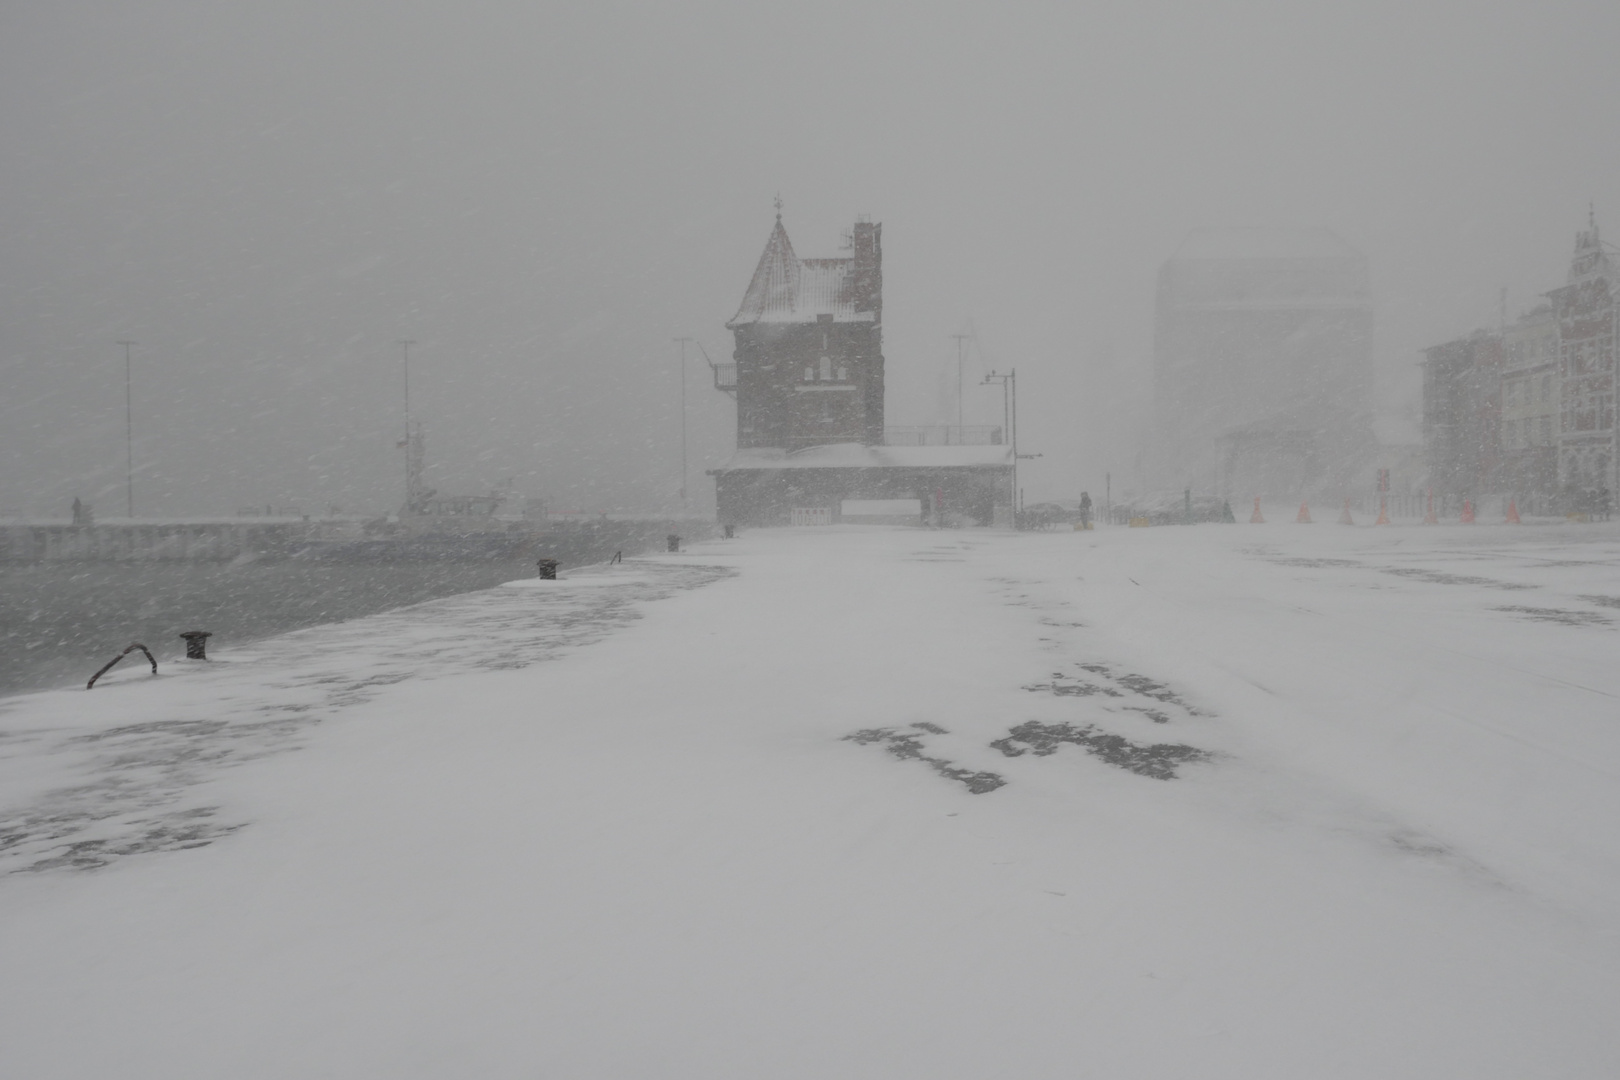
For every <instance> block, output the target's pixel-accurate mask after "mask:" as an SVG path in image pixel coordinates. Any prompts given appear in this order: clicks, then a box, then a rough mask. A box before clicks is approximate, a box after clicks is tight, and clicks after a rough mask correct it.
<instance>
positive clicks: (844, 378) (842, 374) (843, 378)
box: [838, 364, 849, 382]
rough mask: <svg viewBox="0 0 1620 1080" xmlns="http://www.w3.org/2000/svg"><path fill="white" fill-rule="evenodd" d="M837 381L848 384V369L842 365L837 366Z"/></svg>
mask: <svg viewBox="0 0 1620 1080" xmlns="http://www.w3.org/2000/svg"><path fill="white" fill-rule="evenodd" d="M838 381H839V382H849V368H847V367H845V366H844V365H842V364H839V365H838Z"/></svg>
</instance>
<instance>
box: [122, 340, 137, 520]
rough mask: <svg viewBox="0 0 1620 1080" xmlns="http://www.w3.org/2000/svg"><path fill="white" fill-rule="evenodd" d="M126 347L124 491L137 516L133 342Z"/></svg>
mask: <svg viewBox="0 0 1620 1080" xmlns="http://www.w3.org/2000/svg"><path fill="white" fill-rule="evenodd" d="M118 344H120V345H122V346H123V347H124V491H125V495H126V496H127V498H128V503H129V505H128V506H127V507H126V512H127V513H128V514H129V516H130V517H134V516H135V413H134V410H133V409H132V408H131V407H130V385H131V379H130V364H129V347H130V346H131V345H134V344H135V342H133V341H120V342H119V343H118Z"/></svg>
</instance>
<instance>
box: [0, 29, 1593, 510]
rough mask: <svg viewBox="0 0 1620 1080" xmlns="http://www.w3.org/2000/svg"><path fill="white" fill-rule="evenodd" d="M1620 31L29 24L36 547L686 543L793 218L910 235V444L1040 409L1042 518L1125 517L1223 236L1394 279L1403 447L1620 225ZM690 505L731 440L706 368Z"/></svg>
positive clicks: (28, 442)
mask: <svg viewBox="0 0 1620 1080" xmlns="http://www.w3.org/2000/svg"><path fill="white" fill-rule="evenodd" d="M1616 41H1620V5H1614V4H1609V3H1602V2H1598V0H1591V2H1583V3H1563V4H1546V3H1541V4H1529V3H1523V4H1462V3H1430V4H1422V5H1409V4H1393V3H1373V4H1368V3H1362V4H1355V5H1348V4H1346V5H1300V4H1281V3H1262V2H1247V3H1228V4H1220V5H1194V4H1180V5H1141V4H1097V5H1090V6H1086V7H1084V8H1082V7H1080V6H1078V5H1058V4H1002V5H993V6H992V5H983V6H974V7H968V6H945V5H937V4H896V3H890V4H877V5H874V4H849V3H838V2H827V3H820V4H813V5H811V4H797V5H743V4H735V5H727V4H691V5H681V6H678V7H677V6H669V5H626V4H601V3H593V4H579V5H562V4H547V5H529V4H519V3H469V4H455V5H451V4H402V3H389V4H380V3H352V4H346V5H342V6H341V10H334V6H333V5H327V4H314V3H303V2H297V0H283V2H281V3H278V4H274V5H248V4H218V3H210V4H201V3H199V4H185V3H172V2H152V3H147V4H142V5H124V4H112V3H78V4H71V3H63V4H13V5H8V6H6V7H5V8H4V9H0V147H3V148H4V150H3V153H0V251H3V252H4V255H3V258H0V455H3V460H4V461H5V463H6V468H5V469H4V470H3V472H0V511H6V512H15V513H28V514H46V513H51V514H57V515H61V514H64V513H65V512H66V504H67V503H68V502H69V501H70V500H71V499H72V498H73V497H74V496H80V497H82V498H85V499H87V500H91V501H93V502H95V504H96V506H97V509H98V511H99V512H101V513H102V514H104V515H111V514H114V513H118V512H121V510H122V503H123V482H124V417H123V409H124V386H123V374H124V364H123V354H122V351H121V350H120V348H119V347H118V346H117V345H115V344H114V342H115V341H116V340H118V339H124V338H127V339H133V340H135V341H136V342H138V345H137V346H135V347H134V349H133V357H134V372H135V379H134V395H133V413H134V430H135V459H136V463H137V469H138V472H137V478H136V501H137V512H138V513H141V514H150V515H157V514H183V513H205V512H211V511H212V512H229V511H230V510H231V509H233V508H235V507H238V506H244V505H261V506H262V505H265V504H269V503H273V504H275V505H278V506H298V507H301V508H302V509H303V510H304V512H306V513H312V512H319V511H321V510H323V509H324V508H325V507H326V506H328V505H330V504H339V505H342V506H344V507H346V508H348V509H353V510H364V511H367V512H381V511H384V510H392V509H394V508H396V507H397V506H398V504H399V502H400V499H401V496H402V486H403V462H402V458H401V455H400V453H399V451H398V450H397V449H396V448H395V441H396V440H397V439H398V437H399V435H400V433H401V428H402V420H401V385H400V366H401V365H400V347H399V346H398V344H397V342H398V341H399V340H400V339H404V338H408V339H412V340H414V341H415V342H416V344H415V345H414V346H413V347H412V353H411V359H412V365H411V379H412V403H413V407H414V410H415V412H416V413H417V415H419V416H420V417H421V418H422V419H423V420H424V422H425V424H426V427H427V435H428V459H429V461H430V463H431V465H432V470H431V472H430V473H429V481H430V482H431V483H433V484H435V485H436V486H438V487H440V488H442V489H452V490H460V491H474V490H482V489H487V488H489V487H491V486H493V485H496V484H499V483H502V482H505V481H507V480H508V479H510V480H511V481H512V483H513V486H514V489H515V490H516V491H517V492H518V493H520V494H530V495H544V496H550V497H551V498H552V499H553V504H554V506H556V507H557V508H559V509H581V510H587V511H597V510H623V511H644V512H652V511H666V510H673V509H676V508H678V506H679V499H678V494H677V493H678V490H679V485H680V478H679V468H680V466H679V461H680V457H679V453H680V417H679V408H680V389H681V383H680V367H679V352H678V349H677V346H676V345H675V344H674V340H673V339H674V338H676V337H678V336H683V335H690V336H692V337H694V338H696V339H697V340H698V341H699V342H701V343H702V344H703V346H705V347H706V348H707V350H708V352H709V354H710V355H711V356H713V357H714V359H715V360H717V361H722V360H725V359H727V358H728V357H729V354H730V351H731V342H730V335H729V334H728V332H727V331H726V330H725V329H724V327H723V324H724V323H725V321H726V320H727V319H728V318H729V317H730V316H731V315H732V314H733V312H734V311H735V310H736V307H737V303H738V301H739V300H740V298H741V296H742V293H743V291H744V289H745V287H746V286H747V284H748V280H749V275H750V274H751V272H752V270H753V268H754V264H755V262H756V260H757V259H758V257H759V253H760V249H761V247H762V246H763V244H764V242H765V239H766V237H767V235H768V232H769V230H770V227H771V224H772V222H773V220H774V217H773V215H774V210H773V207H772V200H773V198H774V197H775V196H777V195H778V194H780V196H781V198H782V200H783V202H784V204H785V208H784V211H783V221H784V223H785V225H786V226H787V229H788V231H789V233H790V234H791V236H792V238H793V242H794V244H795V246H796V247H797V249H798V250H799V251H800V253H801V254H804V255H820V254H833V253H835V252H836V249H837V246H838V242H839V237H840V234H841V233H842V231H843V230H844V229H845V228H847V227H848V225H849V223H850V222H851V221H853V220H854V216H855V215H856V214H858V213H866V214H870V215H871V216H872V217H873V218H874V219H875V220H878V221H881V222H882V223H883V225H884V241H885V244H884V256H885V267H884V270H885V273H884V285H885V292H886V295H885V297H884V301H885V302H884V324H885V325H884V329H885V348H884V352H885V355H886V357H887V364H888V400H889V408H888V419H889V422H890V423H891V424H903V423H925V422H931V421H943V420H946V419H948V418H952V419H953V418H954V414H955V401H954V396H953V395H954V386H955V378H956V376H955V368H956V361H955V356H956V352H955V349H956V346H955V343H954V342H953V341H952V340H951V337H950V335H952V334H954V333H961V332H971V333H973V334H975V337H976V340H975V343H974V345H973V347H972V349H971V351H970V355H969V363H968V369H967V382H968V383H969V386H970V389H969V393H968V397H967V410H966V411H967V421H968V422H969V423H973V422H975V420H979V421H983V422H988V421H991V420H995V419H998V418H999V415H1000V408H1001V406H1000V396H999V393H998V392H996V391H993V390H991V389H990V388H980V387H977V386H976V385H974V384H977V383H978V381H979V377H980V376H981V375H982V373H983V372H984V371H985V370H988V368H990V367H998V368H1001V369H1003V370H1005V369H1006V368H1008V367H1012V366H1016V367H1017V368H1018V371H1019V383H1020V389H1021V391H1022V393H1023V395H1024V396H1023V398H1022V399H1021V401H1020V422H1021V425H1020V426H1021V438H1022V440H1023V442H1024V443H1025V445H1024V446H1023V447H1022V449H1025V450H1027V451H1030V452H1039V453H1041V454H1043V455H1044V456H1043V457H1042V458H1040V459H1038V460H1035V461H1032V462H1030V463H1029V468H1028V469H1027V470H1025V471H1024V473H1023V474H1022V477H1023V482H1024V483H1025V485H1026V487H1027V489H1028V491H1029V496H1030V498H1031V499H1032V500H1033V499H1034V498H1036V497H1073V496H1075V495H1077V494H1078V492H1079V490H1080V489H1082V488H1090V489H1091V490H1092V491H1094V492H1095V491H1097V490H1098V489H1100V488H1101V486H1102V483H1103V475H1104V473H1105V472H1112V473H1113V474H1114V476H1115V478H1116V481H1115V482H1116V486H1118V485H1120V484H1122V483H1128V482H1129V481H1130V478H1131V476H1132V475H1133V470H1134V469H1135V468H1136V462H1137V458H1138V454H1139V451H1140V449H1141V443H1142V440H1143V438H1145V436H1146V421H1147V415H1148V414H1147V410H1146V405H1147V402H1148V397H1149V394H1150V386H1151V371H1152V305H1153V292H1154V282H1155V274H1156V271H1157V269H1158V267H1159V265H1160V264H1161V263H1162V262H1163V261H1164V260H1165V259H1166V258H1167V257H1168V256H1169V255H1170V254H1171V253H1172V252H1173V251H1174V250H1175V248H1176V246H1177V245H1178V244H1179V243H1180V241H1181V239H1182V238H1183V237H1184V236H1185V235H1186V234H1187V232H1188V231H1189V230H1191V229H1193V228H1197V227H1203V226H1225V225H1282V226H1294V227H1316V226H1324V227H1327V228H1330V229H1332V230H1333V231H1334V232H1335V233H1337V234H1338V235H1339V236H1341V237H1343V238H1344V239H1345V240H1346V241H1347V242H1349V243H1350V244H1351V245H1353V246H1354V247H1356V248H1357V249H1359V250H1360V251H1362V252H1363V253H1365V254H1366V256H1367V257H1368V259H1369V262H1370V266H1371V274H1372V289H1373V297H1374V303H1375V318H1376V330H1375V334H1376V338H1375V340H1376V345H1375V358H1376V364H1377V381H1376V401H1377V404H1378V406H1379V410H1380V415H1379V418H1378V428H1379V432H1380V434H1381V435H1382V436H1383V437H1385V438H1386V439H1391V440H1402V441H1414V440H1415V439H1416V435H1417V432H1416V427H1415V416H1416V408H1415V402H1416V397H1417V390H1418V381H1417V377H1416V367H1415V365H1416V362H1417V359H1418V352H1417V350H1419V349H1420V348H1422V347H1424V346H1427V345H1432V344H1435V343H1437V342H1439V341H1441V340H1444V339H1446V338H1448V337H1451V336H1455V335H1456V334H1459V333H1462V332H1465V331H1466V330H1468V329H1470V328H1472V327H1473V326H1476V325H1482V324H1494V322H1495V321H1496V319H1497V317H1498V297H1499V293H1500V290H1501V289H1502V288H1504V287H1505V288H1506V289H1507V290H1508V307H1509V314H1510V315H1511V314H1514V313H1516V312H1517V311H1518V310H1520V309H1521V308H1523V307H1527V306H1529V305H1530V304H1531V303H1532V302H1533V301H1534V299H1535V297H1536V294H1538V293H1539V292H1542V291H1544V290H1546V289H1549V288H1552V287H1554V286H1555V285H1557V284H1559V283H1561V281H1562V278H1563V271H1564V267H1565V265H1566V264H1567V261H1568V257H1569V253H1570V246H1571V241H1572V238H1573V234H1574V231H1575V230H1576V229H1577V228H1579V227H1582V226H1584V224H1585V221H1586V215H1587V210H1588V204H1589V203H1595V208H1596V213H1597V216H1598V220H1599V222H1600V223H1607V222H1612V223H1613V228H1615V229H1616V230H1617V231H1620V139H1617V138H1616V137H1615V133H1616V132H1617V131H1620V53H1617V51H1616V45H1615V43H1616ZM687 392H688V403H689V414H688V416H689V424H690V432H691V447H692V465H691V476H692V481H691V487H692V491H693V509H694V511H702V510H704V509H705V508H706V507H711V506H712V497H713V487H712V484H711V483H709V482H708V481H707V480H706V479H705V478H704V477H702V475H701V470H702V469H703V468H705V467H713V466H714V465H716V464H718V463H719V462H720V461H721V460H723V459H724V457H725V456H726V454H727V453H728V452H729V451H730V449H731V446H732V440H733V432H734V427H733V424H734V421H733V411H732V410H733V405H732V402H731V400H730V399H729V398H727V397H725V396H724V395H722V394H720V393H718V392H716V391H715V390H713V389H712V387H711V386H710V385H709V378H708V373H707V369H706V368H705V367H704V366H703V365H702V362H701V359H700V358H699V357H698V355H697V354H696V353H695V352H694V353H693V354H692V357H691V362H690V364H689V366H688V371H687Z"/></svg>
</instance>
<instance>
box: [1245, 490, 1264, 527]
mask: <svg viewBox="0 0 1620 1080" xmlns="http://www.w3.org/2000/svg"><path fill="white" fill-rule="evenodd" d="M1265 523H1266V519H1265V518H1264V517H1262V516H1261V514H1260V496H1258V495H1256V496H1255V497H1254V513H1252V514H1250V515H1249V524H1250V525H1264V524H1265Z"/></svg>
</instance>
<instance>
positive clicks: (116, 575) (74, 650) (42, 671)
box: [0, 559, 535, 693]
mask: <svg viewBox="0 0 1620 1080" xmlns="http://www.w3.org/2000/svg"><path fill="white" fill-rule="evenodd" d="M534 572H535V571H534V567H533V566H531V565H529V563H528V561H527V560H522V561H519V560H478V561H476V562H474V561H465V562H442V561H432V562H428V561H417V562H399V563H392V564H389V563H377V562H367V563H340V562H318V561H304V560H299V559H283V560H280V561H274V562H250V563H244V564H240V565H232V564H220V563H198V562H145V563H90V562H54V563H33V564H27V565H17V566H3V567H0V693H15V692H17V691H20V690H35V689H46V688H50V687H57V686H71V685H75V684H77V685H81V686H82V685H83V684H84V682H85V680H86V679H88V678H89V677H90V676H91V675H92V674H93V673H94V672H95V670H96V669H97V668H99V667H100V666H101V665H102V664H105V663H106V662H107V661H108V660H110V659H112V657H113V656H114V655H116V654H117V653H118V652H119V650H121V649H123V647H124V646H126V645H128V644H129V643H130V642H132V641H139V642H142V643H143V644H145V645H146V646H147V647H148V648H149V649H151V650H152V652H153V654H154V655H155V656H156V657H157V658H158V660H159V662H162V660H163V659H164V658H165V657H166V656H167V657H173V656H178V655H183V654H184V649H185V645H184V643H183V642H181V641H180V640H179V639H178V637H177V636H176V635H178V634H179V633H181V632H182V631H185V630H208V631H211V632H212V633H213V634H214V636H213V637H212V638H210V639H209V642H208V649H209V651H210V652H211V653H218V652H221V651H223V650H228V649H230V648H231V646H232V645H239V644H241V643H243V642H246V641H251V640H253V639H255V638H263V637H269V636H271V635H273V634H280V633H285V632H287V631H289V630H297V629H300V628H302V627H306V626H315V625H318V624H320V623H331V622H341V621H343V620H345V619H353V618H358V617H360V616H362V615H374V614H376V613H377V612H379V611H386V610H388V609H389V608H396V607H402V606H404V605H406V604H415V603H419V602H421V601H423V600H432V599H436V598H438V597H441V596H450V595H453V594H455V593H463V592H471V591H473V590H476V589H488V588H492V587H493V586H496V585H499V584H500V583H501V582H503V581H511V580H513V579H515V578H520V577H532V576H533V575H534ZM135 660H140V656H139V654H136V655H135V658H134V660H131V659H129V658H125V660H124V661H123V663H125V664H128V663H133V662H135ZM141 662H143V663H144V661H141Z"/></svg>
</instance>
